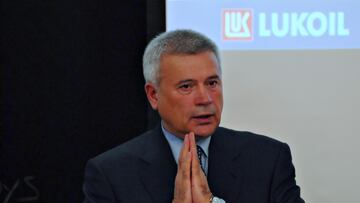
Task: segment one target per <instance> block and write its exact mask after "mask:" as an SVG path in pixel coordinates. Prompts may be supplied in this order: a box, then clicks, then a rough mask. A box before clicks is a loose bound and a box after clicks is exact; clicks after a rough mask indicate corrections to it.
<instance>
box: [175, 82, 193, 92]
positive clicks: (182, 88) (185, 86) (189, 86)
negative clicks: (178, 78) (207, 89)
mask: <svg viewBox="0 0 360 203" xmlns="http://www.w3.org/2000/svg"><path fill="white" fill-rule="evenodd" d="M192 88H193V85H192V84H190V83H184V84H181V85H179V86H178V91H179V92H180V93H181V94H189V93H190V92H191V91H192Z"/></svg>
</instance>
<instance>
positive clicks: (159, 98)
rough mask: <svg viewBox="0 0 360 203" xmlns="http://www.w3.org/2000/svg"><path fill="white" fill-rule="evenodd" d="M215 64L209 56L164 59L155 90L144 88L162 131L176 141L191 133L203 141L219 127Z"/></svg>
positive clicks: (219, 88) (219, 94)
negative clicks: (165, 131) (165, 130)
mask: <svg viewBox="0 0 360 203" xmlns="http://www.w3.org/2000/svg"><path fill="white" fill-rule="evenodd" d="M218 67H219V64H218V61H217V60H216V57H215V55H214V54H213V53H212V52H202V53H198V54H194V55H165V56H163V57H162V58H161V61H160V80H159V81H160V82H159V85H158V87H157V88H155V86H153V85H151V84H147V85H146V86H145V88H146V92H147V96H148V98H149V101H150V103H151V105H152V107H153V108H154V109H157V110H158V112H159V114H160V116H161V118H162V120H163V125H164V127H165V128H166V129H167V130H168V131H170V132H171V133H173V134H175V135H176V136H178V137H183V136H184V135H185V134H186V133H189V132H191V131H192V132H194V133H195V135H197V136H201V137H207V136H209V135H211V134H212V133H213V132H214V131H215V129H216V128H217V126H218V125H219V123H220V118H221V111H222V106H223V96H222V82H221V78H220V72H219V69H218Z"/></svg>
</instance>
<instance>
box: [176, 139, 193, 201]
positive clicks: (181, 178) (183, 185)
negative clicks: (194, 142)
mask: <svg viewBox="0 0 360 203" xmlns="http://www.w3.org/2000/svg"><path fill="white" fill-rule="evenodd" d="M173 203H192V196H191V151H190V141H189V134H186V135H185V138H184V144H183V147H182V148H181V151H180V154H179V163H178V171H177V174H176V178H175V191H174V199H173Z"/></svg>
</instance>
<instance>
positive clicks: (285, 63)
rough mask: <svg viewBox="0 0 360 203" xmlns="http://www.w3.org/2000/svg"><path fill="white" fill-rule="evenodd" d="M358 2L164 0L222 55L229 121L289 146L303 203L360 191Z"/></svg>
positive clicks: (171, 18)
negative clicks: (204, 35)
mask: <svg viewBox="0 0 360 203" xmlns="http://www.w3.org/2000/svg"><path fill="white" fill-rule="evenodd" d="M359 20H360V2H359V1H355V0H343V1H340V0H317V1H309V0H301V1H299V0H297V1H296V0H295V1H283V0H280V1H279V0H268V1H260V0H250V1H245V0H221V1H209V0H167V2H166V28H167V30H174V29H178V28H189V29H193V30H197V31H199V32H202V33H204V34H206V35H207V36H209V37H210V38H211V39H212V40H214V41H215V42H216V43H217V44H218V46H219V48H220V50H221V56H222V69H223V83H224V102H225V103H224V109H223V118H222V123H221V125H222V126H225V127H229V128H234V129H237V130H246V131H252V132H256V133H260V134H265V135H267V136H270V137H273V138H276V139H279V140H281V141H283V142H286V143H288V144H289V145H290V147H291V150H292V155H293V162H294V165H295V167H296V175H297V178H296V180H297V183H298V184H299V185H300V186H301V193H302V197H303V198H304V199H305V200H306V202H319V203H325V202H326V203H338V202H346V203H358V202H360V196H359V195H358V194H357V193H358V191H359V188H360V175H359V171H360V158H359V155H360V147H359V145H360V138H359V136H360V90H359V89H360V23H359Z"/></svg>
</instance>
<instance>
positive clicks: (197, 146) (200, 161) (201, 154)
mask: <svg viewBox="0 0 360 203" xmlns="http://www.w3.org/2000/svg"><path fill="white" fill-rule="evenodd" d="M196 149H197V154H198V158H199V163H200V166H201V169H202V170H203V172H204V173H205V170H204V166H203V162H202V158H201V157H202V156H203V154H204V151H203V149H202V148H201V147H200V146H199V145H196Z"/></svg>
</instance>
